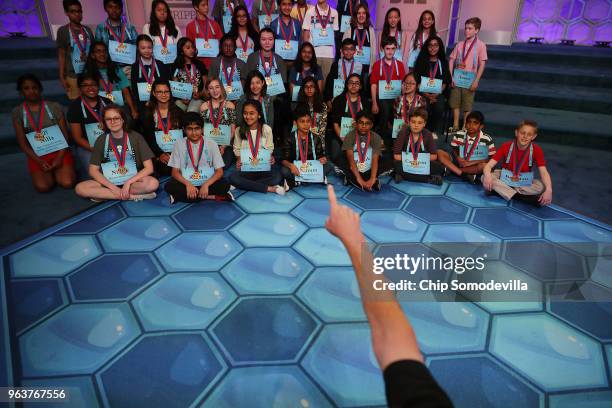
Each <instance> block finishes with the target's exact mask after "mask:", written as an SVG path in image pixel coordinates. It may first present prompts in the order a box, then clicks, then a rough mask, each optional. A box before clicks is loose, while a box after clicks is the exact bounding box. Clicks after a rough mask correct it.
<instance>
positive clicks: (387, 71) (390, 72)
mask: <svg viewBox="0 0 612 408" xmlns="http://www.w3.org/2000/svg"><path fill="white" fill-rule="evenodd" d="M380 63H381V65H382V67H383V70H384V72H385V81H387V84H390V83H391V80H392V79H393V65H394V64H395V58H392V59H391V65H389V67H388V68H387V63H386V62H385V60H384V59H383V60H380Z"/></svg>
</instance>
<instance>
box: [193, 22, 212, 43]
mask: <svg viewBox="0 0 612 408" xmlns="http://www.w3.org/2000/svg"><path fill="white" fill-rule="evenodd" d="M196 23H197V24H198V26H200V29H201V30H202V33H203V34H204V41H208V39H209V38H210V36H209V35H208V31H209V29H210V21H208V17H206V24H205V26H204V27H202V21H200V20H198V19H196ZM204 28H206V29H204Z"/></svg>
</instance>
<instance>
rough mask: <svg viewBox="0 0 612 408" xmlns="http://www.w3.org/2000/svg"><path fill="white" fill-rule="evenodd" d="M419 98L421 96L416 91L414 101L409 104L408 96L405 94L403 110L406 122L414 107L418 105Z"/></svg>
mask: <svg viewBox="0 0 612 408" xmlns="http://www.w3.org/2000/svg"><path fill="white" fill-rule="evenodd" d="M418 98H419V96H418V95H417V94H416V92H415V93H414V95H413V97H412V102H411V103H410V105H408V97H407V96H406V95H404V100H403V102H402V111H403V112H402V113H403V115H402V116H403V117H404V122H406V123H408V115H410V114H411V113H412V111H413V110H414V108H415V107H416V101H417V99H418ZM407 106H408V109H406V107H407Z"/></svg>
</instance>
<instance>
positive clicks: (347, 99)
mask: <svg viewBox="0 0 612 408" xmlns="http://www.w3.org/2000/svg"><path fill="white" fill-rule="evenodd" d="M357 104H358V106H359V107H360V108H361V96H359V97H358V99H357ZM346 106H348V108H349V111H350V112H351V117H352V118H353V120H355V112H354V111H353V104H352V103H351V100H350V99H349V96H348V95H346Z"/></svg>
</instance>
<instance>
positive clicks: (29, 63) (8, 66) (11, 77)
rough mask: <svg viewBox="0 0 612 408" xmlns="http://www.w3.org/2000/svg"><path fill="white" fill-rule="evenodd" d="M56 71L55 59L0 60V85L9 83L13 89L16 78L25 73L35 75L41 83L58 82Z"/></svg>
mask: <svg viewBox="0 0 612 408" xmlns="http://www.w3.org/2000/svg"><path fill="white" fill-rule="evenodd" d="M58 69H59V68H58V65H57V58H41V59H38V60H32V59H18V60H11V61H9V60H0V83H1V84H4V83H10V84H12V85H13V87H15V86H16V85H17V84H16V81H17V78H19V76H20V75H23V74H26V73H28V74H34V75H36V76H37V77H38V79H40V80H41V81H42V80H45V79H54V80H58V77H59V75H58V72H59V71H58Z"/></svg>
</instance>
